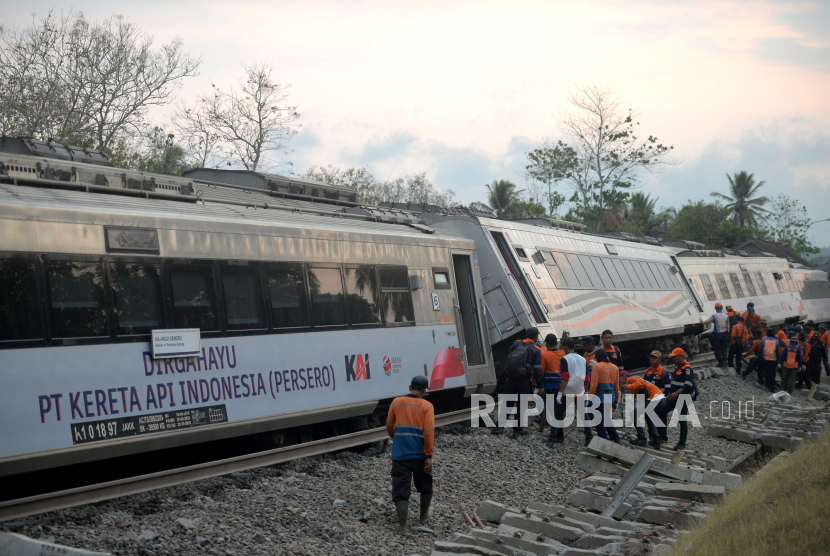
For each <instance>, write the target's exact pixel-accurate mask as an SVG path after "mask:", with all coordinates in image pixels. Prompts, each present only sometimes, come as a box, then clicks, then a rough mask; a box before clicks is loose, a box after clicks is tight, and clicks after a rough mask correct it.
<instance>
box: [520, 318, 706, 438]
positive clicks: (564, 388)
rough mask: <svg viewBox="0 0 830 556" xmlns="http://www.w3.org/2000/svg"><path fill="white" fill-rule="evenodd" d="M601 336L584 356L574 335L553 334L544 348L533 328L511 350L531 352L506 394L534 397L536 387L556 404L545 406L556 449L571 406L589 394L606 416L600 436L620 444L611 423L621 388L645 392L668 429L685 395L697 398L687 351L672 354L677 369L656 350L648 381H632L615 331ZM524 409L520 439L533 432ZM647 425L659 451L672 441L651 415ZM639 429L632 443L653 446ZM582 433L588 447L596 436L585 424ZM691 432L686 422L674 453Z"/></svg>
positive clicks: (586, 341)
mask: <svg viewBox="0 0 830 556" xmlns="http://www.w3.org/2000/svg"><path fill="white" fill-rule="evenodd" d="M600 338H601V341H602V344H601V345H599V346H597V345H596V344H595V342H594V339H593V338H592V337H591V336H585V337H584V338H582V347H583V352H582V353H581V354H580V353H577V352H576V342H575V341H574V339H573V338H571V337H569V336H564V337H563V338H562V339H561V341H560V340H559V339H558V338H557V336H556V335H555V334H548V335H547V336H546V337H545V341H544V345H543V346H542V347H538V346H537V343H538V341H539V330H538V329H536V328H535V327H532V328H529V329H527V331H526V338H525V339H524V340H521V341H519V340H517V341H516V342H515V343H514V344H513V345H512V346H511V348H510V352H511V353H513V352H517V353H519V351H517V350H524V351H525V353H526V358H527V366H526V368H527V372H526V373H525V374H524V375H523V376H522V375H518V376H517V375H511V374H508V377H507V380H506V382H505V388H504V392H505V393H506V394H530V393H533V391H534V385H535V387H536V393H537V394H538V395H540V396H542V398H543V399H547V400H552V402H553V403H552V404H550V405H552V407H547V408H545V411H546V412H552V413H553V417H554V418H555V420H554V421H553V422H554V426H552V427H551V430H550V437H549V439H548V442H549V443H550V444H551V445H553V444H559V443H562V442H564V437H565V429H564V426H563V425H561V424H557V423H562V421H563V420H564V417H565V412H566V408H567V404H568V403H575V401H576V400H582V399H584V398H585V396H586V394H587V395H588V397H591V396H596V397H597V399H596V401H595V404H596V405H594V406H592V409H593V410H596V411H599V413H600V415H602V418H601V419H600V421H599V423H597V425H596V432H597V435H598V436H600V437H601V438H605V439H609V440H611V441H612V442H616V443H619V442H620V437H619V434H618V433H617V430H616V428H615V427H614V424H613V422H612V420H611V413H612V411H613V410H615V409H616V408H617V406H618V405H619V404H620V401H621V399H622V397H621V395H620V389H621V388H625V389H627V390H628V391H629V392H631V393H633V394H635V395H637V394H644V396H645V400H646V403H649V404H650V407H654V412H655V413H656V415H657V416H658V417H659V418H660V421H661V423H662V424H663V425H665V423H666V419H667V418H668V414H669V413H670V412H672V411H674V410H675V408H676V407H677V405H678V398H679V396H680V395H681V394H689V395H690V396H692V399H693V398H694V396H695V395H696V393H697V390H696V386H695V378H694V371H693V370H692V367H691V365H689V363H688V361H686V352H685V351H684V350H683V349H681V348H676V349H675V350H674V351H672V352H671V353H670V354H669V357H670V358H671V360H672V362H673V363H674V365H675V368H674V370H672V371H668V370H666V369H664V368H663V366H662V354H661V353H660V352H659V351H653V352H651V355H650V362H651V366H650V367H649V370H648V371H647V372H646V375H645V378H637V377H629V375H628V373H627V372H626V370H625V366H624V363H623V356H622V353H620V349H619V347H617V346H614V344H613V341H614V334H613V332H611V331H610V330H605V331H604V332H603V333H602V335H601V336H600ZM508 360H509V356H508ZM546 395H547V396H546ZM587 403H592V402H590V401H588V402H587ZM515 404H516V402H514V401H508V402H507V405H508V406H514V405H515ZM521 411H522V404H519V408H518V426H517V427H515V428H514V429H513V434H514V436H523V435H526V434H528V432H527V430H525V428H524V427H522V422H523V421H522V414H521ZM680 413H681V414H682V415H686V414H688V407H687V405H685V404H682V405H681V406H680ZM635 417H636V416H635ZM645 421H646V423H648V426H649V437H650V440H649V441H648V444H649V445H650V446H652V447H653V448H656V449H658V450H659V449H660V447H661V445H662V443H664V442H668V437H667V429H666V427H665V426H661V427H659V429H658V427H657V426H656V423H654V422H652V420H651V419H650V418H649V417H648V415H646V419H645ZM543 423H544V417H540V424H541V427H542V428H544V424H543ZM636 431H637V438H636V439H635V440H633V441H632V443H634V444H636V445H640V446H644V445H645V444H646V442H647V439H646V436H645V431H644V430H643V428H642V427H640V426H637V427H636ZM582 432H583V434H584V435H585V445H586V446H587V445H588V444H589V443H590V442H591V439H592V438H593V431H592V429H591V427H590V426H584V427H583V430H582ZM687 434H688V423H687V422H686V421H683V420H681V421H680V438H679V441H678V443H677V445H675V446H674V448H673V449H674V450H682V449H685V447H686V437H687Z"/></svg>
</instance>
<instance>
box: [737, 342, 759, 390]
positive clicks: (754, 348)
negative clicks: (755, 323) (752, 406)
mask: <svg viewBox="0 0 830 556" xmlns="http://www.w3.org/2000/svg"><path fill="white" fill-rule="evenodd" d="M763 338H764V332H763V331H762V330H761V329H760V328H756V329H754V330H753V331H752V345H751V346H750V347H749V349H748V350H746V353H744V359H746V358H747V357H749V356H750V355H751V354H753V353H754V354H755V357H753V358H752V361H750V362H749V364H748V365H747V366H746V370H745V371H744V372H743V373H742V374H741V375H740V376H741V378H743V379H745V378H746V377H748V376H749V374H750V373H752V371H758V384H761V385H763V384H764V370H763V365H762V364H761V363H762V362H763V360H764V358H763V353H762V352H761V340H762V339H763Z"/></svg>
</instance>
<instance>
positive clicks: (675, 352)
mask: <svg viewBox="0 0 830 556" xmlns="http://www.w3.org/2000/svg"><path fill="white" fill-rule="evenodd" d="M675 355H682V356H683V357H686V352H685V351H683V349H682V348H674V350H673V351H672V352H671V353H670V354H669V357H674V356H675Z"/></svg>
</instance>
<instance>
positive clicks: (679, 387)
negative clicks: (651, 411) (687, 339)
mask: <svg viewBox="0 0 830 556" xmlns="http://www.w3.org/2000/svg"><path fill="white" fill-rule="evenodd" d="M669 357H671V358H672V361H674V370H673V371H672V372H671V388H670V392H669V395H668V396H666V415H668V413H669V412H670V411H674V410H675V408H676V407H677V403H678V398H679V397H680V395H681V394H685V395H689V396H691V398H692V401H694V399H695V398H697V386H696V385H695V372H694V370H693V369H692V366H691V365H689V362H688V361H686V352H685V351H683V349H682V348H674V350H673V351H672V352H671V353H670V354H669ZM688 414H689V406H688V404H686V403H683V404H682V405H681V406H680V415H688ZM679 422H680V440H679V441H678V442H677V444H676V445H675V446H674V448H673V450H674V451H677V450H685V449H686V437H687V436H688V434H689V422H688V421H685V420H680V421H679Z"/></svg>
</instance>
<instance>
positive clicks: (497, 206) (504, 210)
mask: <svg viewBox="0 0 830 556" xmlns="http://www.w3.org/2000/svg"><path fill="white" fill-rule="evenodd" d="M484 187H486V188H487V191H488V192H489V193H487V204H486V205H484V204H481V206H482V207H483V208H486V209H487V210H490V211H492V212H494V213H496V217H497V218H504V217H505V216H507V215H508V214H509V213H510V212H511V211H512V209H513V207H514V205H515V204H516V203H517V202H518V201H519V193H521V191H518V190H516V184H514V183H512V182H509V181H507V180H493V183H488V184H485V185H484Z"/></svg>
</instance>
